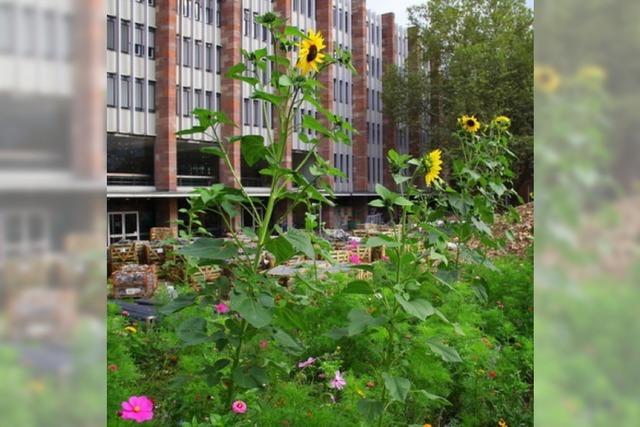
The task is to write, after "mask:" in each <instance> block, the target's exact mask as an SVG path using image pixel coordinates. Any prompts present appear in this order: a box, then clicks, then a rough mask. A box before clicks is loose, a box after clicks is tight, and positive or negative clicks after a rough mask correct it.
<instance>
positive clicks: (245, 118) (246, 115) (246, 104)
mask: <svg viewBox="0 0 640 427" xmlns="http://www.w3.org/2000/svg"><path fill="white" fill-rule="evenodd" d="M243 101H244V111H243V113H244V114H243V118H242V119H243V123H244V124H245V125H246V126H249V125H250V124H251V122H250V121H249V118H250V117H249V116H250V115H251V107H250V106H249V99H248V98H244V100H243Z"/></svg>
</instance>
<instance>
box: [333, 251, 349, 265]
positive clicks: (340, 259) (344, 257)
mask: <svg viewBox="0 0 640 427" xmlns="http://www.w3.org/2000/svg"><path fill="white" fill-rule="evenodd" d="M331 258H333V260H334V261H335V262H337V263H338V264H347V263H348V262H349V251H345V250H335V251H331Z"/></svg>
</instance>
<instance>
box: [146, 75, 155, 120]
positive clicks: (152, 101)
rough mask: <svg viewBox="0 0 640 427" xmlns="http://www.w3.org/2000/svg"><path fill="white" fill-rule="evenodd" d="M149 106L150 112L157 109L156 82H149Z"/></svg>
mask: <svg viewBox="0 0 640 427" xmlns="http://www.w3.org/2000/svg"><path fill="white" fill-rule="evenodd" d="M147 101H148V102H147V107H148V109H149V112H150V113H153V112H155V111H156V82H152V81H150V82H149V92H148V100H147Z"/></svg>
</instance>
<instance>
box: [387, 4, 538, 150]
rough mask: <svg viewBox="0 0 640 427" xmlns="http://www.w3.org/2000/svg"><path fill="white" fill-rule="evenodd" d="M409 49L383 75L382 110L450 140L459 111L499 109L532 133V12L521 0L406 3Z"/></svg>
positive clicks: (516, 128) (437, 139)
mask: <svg viewBox="0 0 640 427" xmlns="http://www.w3.org/2000/svg"><path fill="white" fill-rule="evenodd" d="M409 13H410V21H411V23H412V25H413V26H414V27H415V28H413V29H412V32H411V35H410V37H411V42H410V45H411V48H412V50H411V53H410V58H409V60H408V61H407V64H406V65H405V67H404V68H403V69H399V68H396V67H390V68H389V69H388V70H387V72H386V74H385V77H384V82H383V83H384V92H383V101H384V105H385V110H386V111H385V112H386V113H387V114H389V116H390V117H392V118H393V120H394V121H395V123H397V124H399V125H407V126H409V128H413V130H414V131H416V130H417V131H422V132H424V133H426V134H427V137H428V141H429V142H430V145H431V146H436V145H437V146H440V147H443V148H447V147H451V143H452V142H451V139H450V135H451V132H452V130H453V129H454V128H455V126H456V118H457V117H458V116H460V115H461V114H474V115H476V116H477V117H478V118H479V119H480V120H481V121H484V122H486V121H487V120H490V119H491V118H493V117H494V116H496V115H500V114H504V115H507V116H509V117H510V118H511V119H512V128H511V130H512V132H513V133H514V134H515V135H516V136H530V135H532V134H533V13H532V11H531V10H530V9H529V8H527V6H526V5H525V1H524V0H429V1H427V2H426V3H424V4H421V5H417V6H413V7H411V8H410V9H409Z"/></svg>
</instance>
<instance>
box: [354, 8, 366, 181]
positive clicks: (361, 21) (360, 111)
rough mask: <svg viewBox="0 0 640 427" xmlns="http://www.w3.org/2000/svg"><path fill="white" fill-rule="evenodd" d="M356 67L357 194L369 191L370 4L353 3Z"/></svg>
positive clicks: (355, 159)
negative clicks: (368, 35) (368, 58)
mask: <svg viewBox="0 0 640 427" xmlns="http://www.w3.org/2000/svg"><path fill="white" fill-rule="evenodd" d="M351 7H352V15H351V25H352V39H351V41H352V43H353V57H352V58H353V65H354V66H355V67H356V70H357V72H358V74H356V75H354V76H353V110H352V111H353V126H354V127H355V129H356V130H357V131H358V133H357V134H355V135H354V137H353V166H354V171H353V176H354V180H353V191H356V192H365V191H367V189H368V188H367V187H368V186H367V184H368V182H367V176H368V175H367V65H366V63H367V4H366V0H352V2H351Z"/></svg>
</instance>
